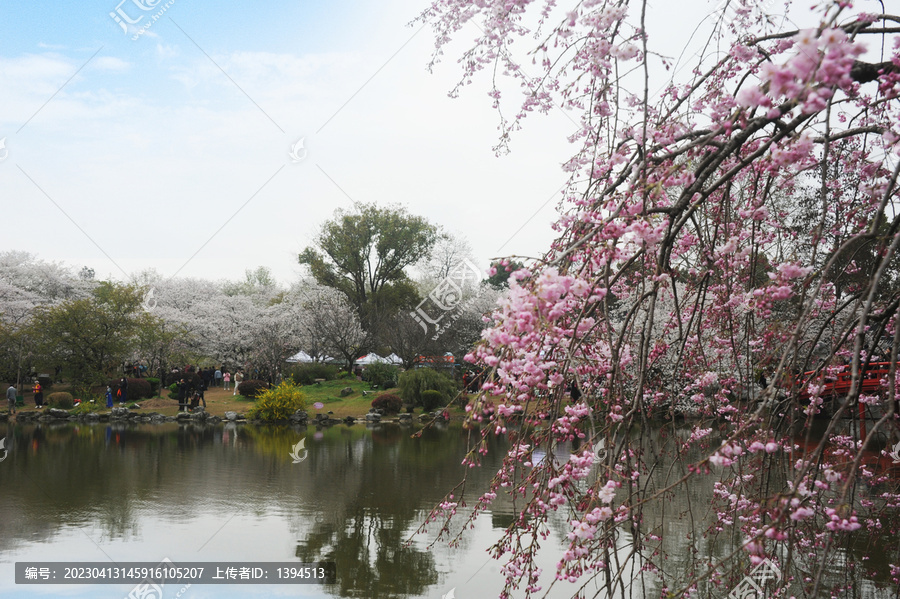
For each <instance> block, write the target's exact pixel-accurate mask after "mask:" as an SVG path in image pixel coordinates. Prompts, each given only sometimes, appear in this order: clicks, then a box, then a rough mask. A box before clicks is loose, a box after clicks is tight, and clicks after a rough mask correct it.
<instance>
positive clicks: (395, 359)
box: [384, 354, 403, 364]
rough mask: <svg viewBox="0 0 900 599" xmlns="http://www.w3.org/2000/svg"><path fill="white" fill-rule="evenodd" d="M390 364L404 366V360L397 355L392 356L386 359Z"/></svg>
mask: <svg viewBox="0 0 900 599" xmlns="http://www.w3.org/2000/svg"><path fill="white" fill-rule="evenodd" d="M384 361H385V362H387V363H388V364H403V358H401V357H400V356H398V355H397V354H391V355H389V356H388V357H386V358H385V359H384Z"/></svg>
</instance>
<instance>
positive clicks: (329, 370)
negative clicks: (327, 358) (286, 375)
mask: <svg viewBox="0 0 900 599" xmlns="http://www.w3.org/2000/svg"><path fill="white" fill-rule="evenodd" d="M290 375H291V377H293V379H294V382H295V383H297V384H298V385H312V384H313V383H315V382H316V379H325V380H326V381H333V380H334V379H336V378H337V376H338V367H337V366H333V365H331V364H321V363H318V362H313V363H310V364H297V365H296V366H294V367H293V368H291V370H290Z"/></svg>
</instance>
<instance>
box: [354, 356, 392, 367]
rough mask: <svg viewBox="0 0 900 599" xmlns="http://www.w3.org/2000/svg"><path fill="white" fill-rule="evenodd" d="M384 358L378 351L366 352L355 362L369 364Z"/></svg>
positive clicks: (359, 364) (358, 364) (360, 364)
mask: <svg viewBox="0 0 900 599" xmlns="http://www.w3.org/2000/svg"><path fill="white" fill-rule="evenodd" d="M384 361H385V360H384V358H382V357H381V356H379V355H378V354H376V353H371V354H366V355H364V356H363V357H361V358H359V359H358V360H356V362H354V364H356V365H357V366H367V365H369V364H375V363H376V362H384Z"/></svg>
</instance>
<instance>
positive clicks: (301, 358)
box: [287, 349, 315, 364]
mask: <svg viewBox="0 0 900 599" xmlns="http://www.w3.org/2000/svg"><path fill="white" fill-rule="evenodd" d="M287 361H288V362H300V363H302V364H307V363H309V362H315V360H313V359H312V356H310V355H309V354H308V353H306V352H305V351H303V350H302V349H301V350H300V351H298V352H297V353H296V354H294V355H293V356H291V357H290V358H288V359H287Z"/></svg>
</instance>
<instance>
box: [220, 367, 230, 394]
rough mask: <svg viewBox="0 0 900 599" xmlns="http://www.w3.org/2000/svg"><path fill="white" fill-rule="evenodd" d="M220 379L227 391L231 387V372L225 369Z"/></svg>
mask: <svg viewBox="0 0 900 599" xmlns="http://www.w3.org/2000/svg"><path fill="white" fill-rule="evenodd" d="M222 381H223V382H224V384H225V390H226V391H228V390H229V389H231V373H230V372H228V371H227V370H226V371H225V372H223V373H222Z"/></svg>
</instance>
